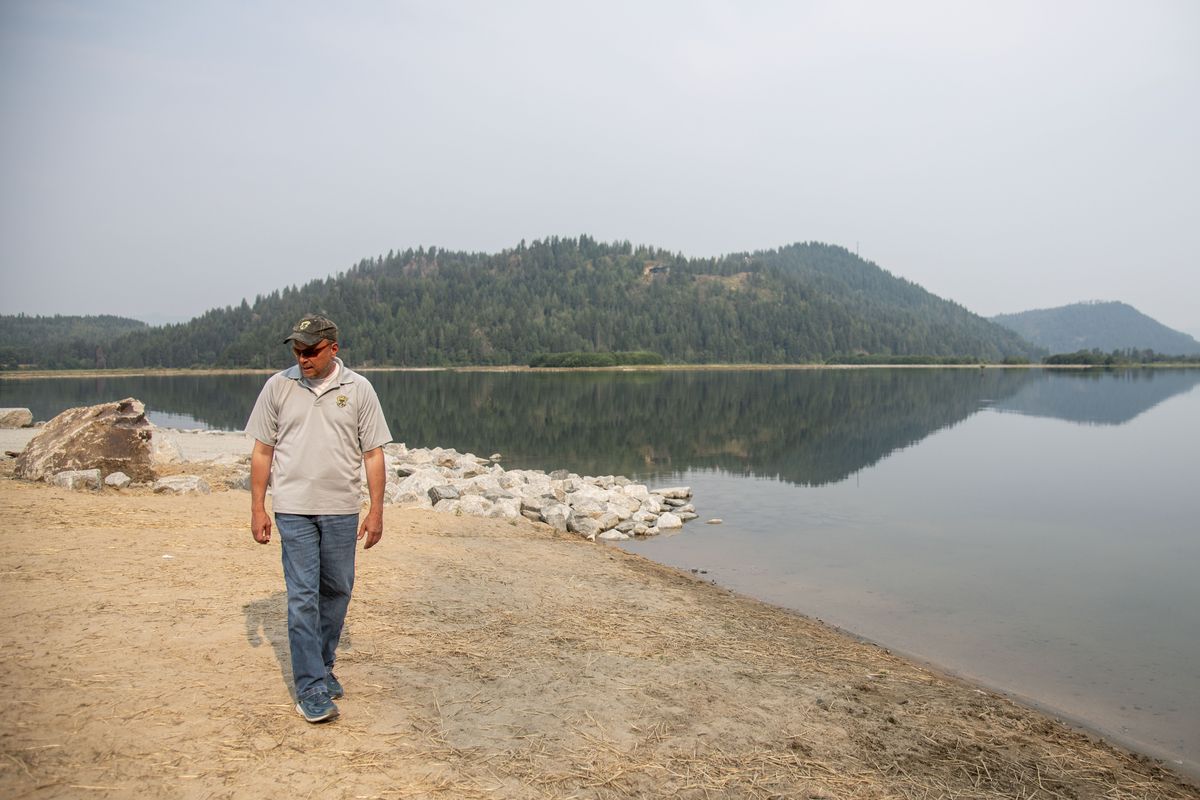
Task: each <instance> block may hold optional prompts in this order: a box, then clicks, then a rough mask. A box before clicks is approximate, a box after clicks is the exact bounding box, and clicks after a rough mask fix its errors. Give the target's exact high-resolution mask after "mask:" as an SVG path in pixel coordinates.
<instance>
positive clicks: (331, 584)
mask: <svg viewBox="0 0 1200 800" xmlns="http://www.w3.org/2000/svg"><path fill="white" fill-rule="evenodd" d="M275 527H276V528H277V529H278V530H279V541H280V543H281V544H282V547H281V548H280V549H281V550H282V551H283V580H284V582H285V583H286V584H287V597H288V646H289V648H290V650H291V653H292V680H293V682H294V683H295V685H296V698H297V699H300V698H302V697H306V696H308V695H310V694H313V693H314V692H317V691H324V689H325V675H326V674H327V673H328V672H330V671H331V670H332V669H333V661H334V651H335V650H337V646H338V640H339V639H341V637H342V623H343V622H345V620H346V609H347V607H349V605H350V591H351V590H352V589H353V588H354V553H355V550H354V545H355V544H356V543H357V537H358V515H357V514H314V515H309V514H276V515H275Z"/></svg>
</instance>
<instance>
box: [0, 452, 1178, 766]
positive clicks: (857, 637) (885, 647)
mask: <svg viewBox="0 0 1200 800" xmlns="http://www.w3.org/2000/svg"><path fill="white" fill-rule="evenodd" d="M161 430H163V431H164V432H166V433H168V434H169V436H170V439H171V441H172V442H174V443H175V445H176V446H177V448H178V449H179V451H180V453H181V455H182V459H183V460H182V462H180V463H177V464H173V465H167V466H165V467H160V470H162V471H163V472H164V474H174V473H189V474H190V473H198V474H201V475H203V476H205V477H206V478H208V479H209V482H210V483H211V484H212V485H213V486H214V487H219V488H218V491H220V492H221V493H224V492H225V491H227V490H226V489H225V480H226V479H227V478H230V477H232V475H233V471H234V468H233V467H231V466H230V463H229V461H228V460H227V458H228V457H229V456H232V455H242V454H244V453H243V451H247V448H248V444H247V440H246V439H245V436H244V434H243V433H241V432H226V431H193V430H177V429H171V428H164V429H161ZM37 432H38V429H37V428H24V429H5V430H0V453H3V452H4V451H5V450H9V451H14V452H15V451H19V450H21V449H23V448H24V446H25V444H26V443H27V442H28V440H29V439H30V438H32V437H33V436H34V435H36V433H37ZM7 464H8V472H10V471H11V461H8V462H7ZM8 480H9V476H8V474H7V472H0V481H5V482H7V481H8ZM18 483H22V484H24V483H25V482H18ZM26 485H29V484H26ZM32 485H34V486H40V485H41V484H32ZM139 493H140V494H147V493H148V489H140V490H134V491H133V492H129V491H125V492H114V491H113V490H105V491H104V492H102V493H101V494H103V495H108V496H111V497H113V498H116V499H119V498H120V496H121V495H133V496H137V495H138V494H139ZM235 493H236V492H235ZM393 508H395V507H393V506H388V509H389V511H391V510H392V509H393ZM466 519H476V520H478V519H479V518H477V517H467V518H466ZM604 544H605V543H599V542H597V543H595V544H592V545H591V546H593V547H600V546H603V545H604ZM612 549H615V550H617V551H619V552H621V553H623V554H624V555H626V556H630V557H635V558H640V559H644V560H646V561H647V562H648V563H652V564H655V565H657V566H659V567H661V568H662V569H665V570H669V571H674V572H678V573H679V574H680V575H681V576H683V577H688V578H692V579H695V578H693V576H689V575H687V574H686V572H685V571H684V570H683V569H682V568H678V567H672V566H669V565H666V564H661V563H660V562H657V561H654V560H653V559H652V558H649V557H647V556H643V555H641V554H638V553H633V552H630V551H626V550H623V549H621V548H619V547H617V548H612ZM697 580H698V579H697ZM701 582H702V583H704V581H701ZM713 585H714V586H717V587H718V588H720V589H721V590H722V591H726V592H729V593H730V594H733V595H735V596H737V597H741V598H742V599H744V600H746V601H747V602H753V603H758V604H762V605H764V606H767V607H770V608H774V609H776V610H777V611H778V612H779V613H782V614H792V615H797V616H799V617H801V618H804V619H806V620H810V621H813V622H814V623H815V624H818V625H822V626H824V627H826V628H828V629H829V630H831V631H833V632H836V633H837V634H839V635H841V636H844V637H846V638H848V639H851V640H853V641H855V642H858V643H861V644H863V645H867V646H870V647H875V648H878V649H880V650H882V651H884V652H886V653H891V654H895V655H897V656H899V657H900V658H902V659H904V660H906V661H907V662H909V663H910V664H912V665H914V666H916V667H919V668H921V669H925V670H928V671H929V672H931V673H935V674H937V675H939V676H941V677H943V678H946V679H948V680H952V681H958V682H962V683H964V684H967V685H969V686H971V687H974V688H975V689H977V690H985V691H986V692H989V693H993V694H995V695H997V696H1000V697H1004V698H1006V699H1008V700H1010V701H1012V702H1014V703H1017V704H1019V705H1021V706H1024V707H1026V708H1029V709H1032V710H1034V711H1037V712H1039V713H1041V714H1044V715H1046V716H1047V717H1050V718H1053V719H1054V720H1055V721H1057V722H1060V723H1062V724H1064V725H1066V726H1067V727H1069V728H1072V729H1074V730H1076V731H1078V732H1080V733H1082V734H1084V735H1087V736H1089V737H1092V738H1097V739H1100V740H1102V741H1107V742H1110V743H1112V744H1114V745H1116V746H1118V747H1120V748H1123V749H1125V750H1128V751H1129V752H1130V753H1132V754H1134V756H1135V757H1139V758H1140V757H1150V758H1154V759H1158V760H1161V761H1163V763H1165V764H1166V765H1167V767H1168V768H1169V769H1171V770H1173V771H1175V772H1177V773H1178V774H1180V775H1181V776H1184V777H1186V778H1187V779H1189V780H1192V781H1197V782H1200V764H1196V763H1191V762H1187V761H1183V762H1180V761H1178V760H1176V759H1175V756H1174V754H1172V753H1168V752H1165V751H1162V750H1160V749H1159V748H1157V747H1155V746H1153V745H1152V744H1149V743H1147V742H1143V741H1140V740H1138V739H1136V738H1133V737H1125V736H1122V735H1121V734H1120V733H1119V732H1116V731H1112V730H1108V729H1105V728H1104V727H1102V726H1100V725H1099V724H1097V723H1093V722H1089V721H1088V720H1086V719H1083V718H1080V717H1078V716H1075V715H1073V714H1071V713H1069V712H1065V711H1063V710H1062V709H1060V708H1057V707H1055V706H1054V705H1053V704H1052V703H1051V702H1048V701H1044V700H1040V699H1038V698H1036V697H1033V696H1031V695H1026V694H1022V693H1021V692H1019V691H1015V690H1012V689H1008V688H1004V687H1002V686H998V685H997V684H996V683H994V682H992V681H989V680H986V679H984V678H981V677H979V676H976V675H972V674H970V673H969V672H965V671H962V670H955V669H951V668H949V667H947V666H945V665H942V664H939V663H938V662H936V661H934V660H931V659H929V658H926V657H925V656H923V655H922V654H921V653H918V652H912V651H908V650H905V649H903V648H897V647H895V646H893V645H891V644H889V643H887V642H885V641H879V640H876V639H872V638H870V637H867V636H864V635H861V634H859V633H856V632H855V631H854V630H852V629H849V628H844V627H842V626H839V625H836V624H833V623H830V622H827V621H825V620H822V619H821V618H818V617H813V616H811V615H809V614H807V613H806V612H804V610H803V609H800V608H793V607H789V606H782V605H776V604H773V603H770V602H767V601H764V600H759V599H757V598H755V597H753V596H752V595H749V594H741V593H737V592H735V591H734V590H732V589H728V588H727V587H724V586H721V585H720V584H716V583H713ZM1138 754H1143V755H1138Z"/></svg>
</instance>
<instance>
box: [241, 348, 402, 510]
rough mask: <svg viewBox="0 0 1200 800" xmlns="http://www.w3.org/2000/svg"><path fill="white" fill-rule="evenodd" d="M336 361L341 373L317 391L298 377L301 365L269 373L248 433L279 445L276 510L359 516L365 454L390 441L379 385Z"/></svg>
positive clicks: (273, 468)
mask: <svg viewBox="0 0 1200 800" xmlns="http://www.w3.org/2000/svg"><path fill="white" fill-rule="evenodd" d="M334 362H335V363H336V364H337V375H338V378H337V380H335V381H333V382H332V383H330V384H329V385H328V386H327V387H325V388H324V390H323V391H321V393H320V394H317V393H316V392H314V391H313V390H312V389H311V388H309V387H308V386H307V384H306V383H305V382H304V381H303V380H301V378H302V376H301V373H300V367H299V366H293V367H291V368H290V369H286V370H284V371H283V372H279V373H276V374H275V375H272V376H271V377H270V378H268V379H267V383H266V385H265V386H263V388H262V391H261V392H260V393H259V395H258V400H257V401H256V402H255V404H254V411H252V412H251V413H250V419H249V420H248V421H247V422H246V433H248V434H249V435H250V436H252V437H254V438H255V439H257V440H258V441H260V442H262V443H263V444H265V445H269V446H271V447H274V448H275V453H274V457H273V458H272V460H271V486H272V492H273V498H274V499H273V501H272V508H273V509H274V510H275V512H276V513H283V514H356V513H358V511H359V508H360V507H361V504H362V503H361V491H360V488H359V487H360V469H361V467H362V454H363V453H365V452H367V451H369V450H374V449H375V448H377V447H382V446H383V445H385V444H387V443H388V442H390V441H391V440H392V434H391V431H389V430H388V426H387V420H385V419H384V416H383V409H382V408H381V407H380V405H379V398H378V396H377V395H376V394H375V387H373V386H371V383H370V381H368V380H367V379H366V378H364V377H363V376H361V375H359V374H358V373H357V372H354V371H353V370H350V369H347V368H346V366H345V365H344V364H343V363H342V361H341V359H334Z"/></svg>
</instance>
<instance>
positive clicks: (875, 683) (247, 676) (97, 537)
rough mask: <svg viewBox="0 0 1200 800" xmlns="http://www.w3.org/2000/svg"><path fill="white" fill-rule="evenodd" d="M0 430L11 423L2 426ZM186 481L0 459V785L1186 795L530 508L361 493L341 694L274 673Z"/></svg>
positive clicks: (358, 793)
mask: <svg viewBox="0 0 1200 800" xmlns="http://www.w3.org/2000/svg"><path fill="white" fill-rule="evenodd" d="M5 434H6V435H5V436H2V437H0V446H2V449H9V450H11V449H20V447H21V446H23V443H22V442H21V441H20V438H21V437H22V436H27V435H28V434H27V432H16V433H14V432H5ZM176 438H177V439H178V441H179V444H180V448H181V450H182V451H183V452H184V454H185V456H186V457H187V458H188V459H189V460H190V461H191V462H192V463H187V464H181V465H178V468H177V471H180V472H199V473H201V474H205V475H207V476H208V477H210V479H211V480H212V481H213V483H214V492H213V493H212V494H211V495H207V496H195V495H193V496H165V495H155V494H152V493H150V492H149V491H148V490H146V489H126V490H121V491H117V490H113V489H105V490H104V491H101V492H69V491H66V490H63V489H58V488H52V487H48V486H45V485H41V484H30V483H25V482H20V481H14V480H11V479H9V477H8V476H9V474H10V473H11V464H12V462H11V460H6V461H3V462H0V467H2V468H3V475H0V510H2V511H3V514H4V517H5V519H6V520H7V522H8V524H7V525H5V527H4V529H3V537H4V546H3V548H2V550H0V571H2V572H3V574H4V580H3V583H0V595H2V600H3V607H4V609H5V612H6V613H5V614H4V616H3V621H2V622H0V630H2V636H3V642H4V645H5V646H4V651H3V652H4V655H3V659H4V669H3V678H2V685H3V695H2V699H0V709H3V713H4V717H5V719H6V720H7V721H8V724H7V725H6V726H5V727H4V730H3V734H2V735H0V753H2V755H3V758H0V796H3V797H7V798H21V797H31V798H51V797H96V798H105V797H111V798H123V797H153V798H251V797H253V798H259V797H278V796H289V797H297V798H306V797H337V798H412V797H416V798H423V797H445V798H460V797H461V798H527V797H530V798H542V797H545V798H568V797H576V798H618V797H681V798H714V797H728V798H735V797H737V798H741V797H755V798H770V797H781V798H782V797H786V798H813V799H815V798H830V799H832V798H935V797H956V798H1035V797H1037V798H1055V797H1058V798H1131V799H1132V798H1197V797H1200V791H1198V790H1197V789H1196V787H1195V786H1194V785H1191V784H1189V783H1187V782H1184V781H1183V780H1182V779H1180V778H1178V777H1177V776H1175V775H1173V774H1172V773H1171V772H1169V771H1167V770H1164V769H1163V768H1161V766H1160V765H1158V764H1157V763H1155V762H1153V761H1151V760H1149V759H1146V758H1143V757H1138V756H1134V755H1131V754H1129V753H1126V752H1124V751H1122V750H1119V749H1116V748H1113V747H1110V746H1109V745H1107V744H1105V743H1103V742H1100V741H1098V740H1096V739H1095V738H1093V737H1089V736H1087V735H1085V734H1083V733H1081V732H1078V731H1075V730H1072V729H1070V728H1068V727H1067V726H1065V725H1063V724H1061V723H1058V722H1056V721H1054V720H1053V719H1050V718H1049V717H1047V716H1045V715H1044V714H1042V713H1040V712H1037V711H1034V710H1031V709H1028V708H1024V707H1022V706H1019V705H1016V704H1014V703H1012V702H1010V701H1008V700H1007V699H1004V698H1001V697H998V696H996V695H994V694H992V693H989V692H986V691H984V690H981V689H979V688H977V687H974V686H971V685H969V684H966V683H964V682H961V681H958V680H954V679H951V678H947V677H944V676H941V675H938V674H937V673H935V672H932V671H930V670H927V669H924V668H921V667H919V666H916V665H914V664H913V663H911V662H908V661H905V660H903V659H901V658H898V657H895V656H893V655H891V654H889V653H887V652H886V651H885V650H883V649H881V648H879V647H876V646H873V645H870V644H865V643H862V642H859V641H857V640H854V639H852V638H850V637H848V636H846V635H844V634H842V633H839V632H837V631H834V630H832V629H829V628H827V627H825V626H823V625H822V624H820V623H818V622H816V621H813V620H810V619H807V618H805V617H803V616H801V615H799V614H795V613H791V612H789V611H786V610H782V609H779V608H775V607H772V606H769V605H766V604H763V603H759V602H757V601H754V600H751V599H748V598H745V597H740V596H737V595H734V594H733V593H731V592H729V591H727V590H724V589H722V588H720V587H718V586H714V585H712V584H710V583H707V582H705V581H704V580H702V579H699V578H697V577H696V576H692V575H690V574H686V573H681V572H679V571H676V570H672V569H669V568H666V567H662V566H659V565H657V564H654V563H652V562H649V561H647V560H645V559H643V558H640V557H638V556H636V555H632V554H629V553H626V552H624V551H622V550H619V549H617V548H612V547H606V546H604V545H597V544H593V543H591V542H587V541H584V540H581V539H579V538H578V537H576V536H574V535H567V534H560V533H557V532H555V531H553V530H552V529H550V528H549V527H547V526H544V525H535V524H533V523H527V522H524V521H522V522H519V523H510V522H507V521H501V520H484V519H478V518H473V517H455V516H453V515H447V514H435V513H432V512H426V511H416V510H399V509H392V508H389V509H388V511H387V513H386V517H385V526H386V527H385V535H384V539H383V541H382V542H381V544H380V545H379V546H378V547H376V548H374V549H372V550H371V551H368V552H365V553H363V552H360V554H359V562H358V573H357V574H358V577H357V580H358V583H357V586H356V590H355V598H354V602H353V604H352V605H351V609H350V615H349V619H348V623H347V629H346V634H345V636H344V639H343V645H342V649H341V651H340V656H339V669H338V673H339V676H340V677H341V679H342V682H343V683H344V684H345V686H346V697H345V698H344V700H343V701H340V706H341V709H342V716H341V718H340V719H339V720H338V721H336V722H334V723H332V724H328V725H321V726H312V725H308V724H307V723H305V722H304V721H303V720H302V719H301V718H300V717H299V716H298V715H297V714H296V713H295V711H294V710H293V701H292V698H291V696H290V694H289V687H290V674H289V672H290V667H289V663H288V657H287V641H286V624H285V604H284V594H283V582H282V576H281V569H280V564H279V551H278V544H277V542H272V544H270V545H267V546H259V545H256V544H254V543H253V541H252V540H251V538H250V535H249V531H248V523H247V508H248V503H249V500H248V494H247V493H245V492H242V491H231V490H224V489H223V488H221V485H220V483H219V479H220V477H221V475H222V473H223V471H225V470H228V469H229V467H227V466H222V465H221V464H220V463H218V462H217V461H212V460H211V459H218V458H219V457H220V456H221V455H223V454H227V453H229V452H237V450H238V448H240V447H243V446H244V445H245V440H244V439H242V438H241V437H239V436H233V435H228V434H226V435H206V434H176Z"/></svg>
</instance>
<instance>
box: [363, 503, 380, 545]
mask: <svg viewBox="0 0 1200 800" xmlns="http://www.w3.org/2000/svg"><path fill="white" fill-rule="evenodd" d="M364 536H365V537H367V543H366V544H365V545H363V549H364V550H370V549H371V548H372V547H374V546H375V545H377V544H378V543H379V540H380V539H382V538H383V509H382V508H379V509H375V508H372V509H371V510H370V511H368V512H367V515H366V516H365V517H363V521H362V522H360V523H359V525H358V538H359V539H360V540H361V539H362V538H363V537H364Z"/></svg>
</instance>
